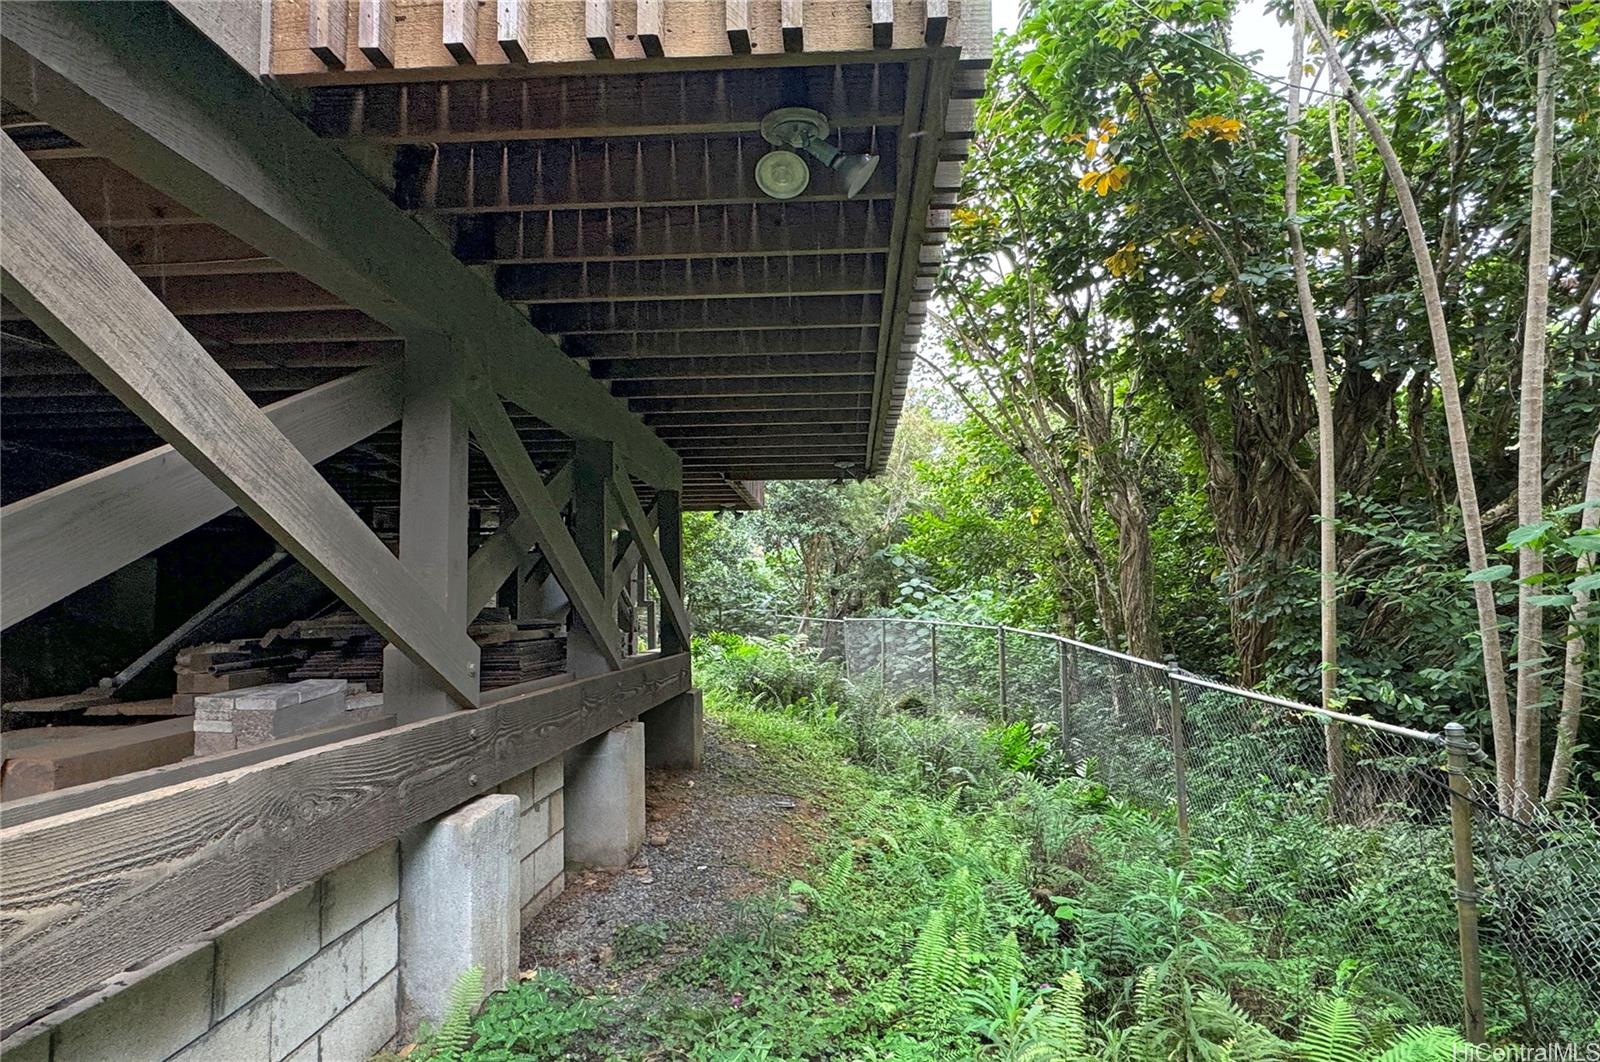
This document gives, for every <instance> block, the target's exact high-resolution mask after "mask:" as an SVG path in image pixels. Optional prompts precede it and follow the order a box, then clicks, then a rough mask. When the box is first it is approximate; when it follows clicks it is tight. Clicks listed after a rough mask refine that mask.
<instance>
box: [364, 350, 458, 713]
mask: <svg viewBox="0 0 1600 1062" xmlns="http://www.w3.org/2000/svg"><path fill="white" fill-rule="evenodd" d="M450 360H451V351H450V344H449V342H448V341H447V340H445V339H444V338H442V337H438V336H430V337H427V338H424V339H413V340H410V341H408V342H407V343H406V384H405V386H406V390H405V398H404V400H403V405H402V407H401V414H400V563H402V564H404V565H405V566H406V568H407V570H409V571H410V572H411V574H412V575H413V576H415V577H416V580H417V582H418V583H419V584H421V586H422V588H423V589H424V590H425V591H427V593H428V594H430V595H431V596H432V597H433V598H434V599H435V600H436V601H437V602H438V603H439V604H440V605H441V606H442V607H443V608H444V611H445V615H446V616H448V617H449V620H450V622H451V623H452V624H453V625H455V626H457V627H459V628H460V629H462V630H465V629H466V627H467V624H469V623H471V622H472V615H471V613H472V608H473V606H472V604H471V603H470V602H469V601H468V600H467V537H468V536H467V422H466V420H465V418H463V417H462V415H461V412H460V411H459V410H458V409H457V408H456V405H455V403H454V402H453V401H452V400H451V394H450V391H449V389H448V388H446V387H445V386H444V383H445V381H447V380H448V379H449V368H448V366H449V363H450ZM383 703H384V707H385V709H386V710H388V711H390V712H393V713H394V715H395V718H396V719H397V720H399V721H400V722H401V723H410V722H415V721H416V720H418V719H426V718H427V717H429V716H433V715H443V714H445V713H446V712H449V711H452V710H454V707H455V705H454V703H453V702H452V700H451V698H450V697H449V696H448V694H447V693H446V690H445V688H444V686H443V685H441V684H440V683H439V681H438V680H437V679H435V678H433V677H432V676H430V675H428V674H427V672H425V671H423V670H422V669H421V668H419V667H417V665H416V664H414V663H412V661H411V660H410V659H409V658H408V657H407V656H406V655H405V654H404V653H402V652H400V650H398V649H396V648H395V647H394V646H388V647H387V648H385V649H384V651H383Z"/></svg>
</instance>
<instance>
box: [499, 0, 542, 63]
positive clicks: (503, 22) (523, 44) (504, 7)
mask: <svg viewBox="0 0 1600 1062" xmlns="http://www.w3.org/2000/svg"><path fill="white" fill-rule="evenodd" d="M532 8H533V0H497V2H496V4H495V39H496V41H498V42H499V44H500V50H501V51H503V52H505V53H506V58H507V59H508V60H510V61H511V62H513V63H526V62H527V61H528V57H529V56H531V55H532V54H533V27H532V25H530V23H531V22H532V19H533V10H532Z"/></svg>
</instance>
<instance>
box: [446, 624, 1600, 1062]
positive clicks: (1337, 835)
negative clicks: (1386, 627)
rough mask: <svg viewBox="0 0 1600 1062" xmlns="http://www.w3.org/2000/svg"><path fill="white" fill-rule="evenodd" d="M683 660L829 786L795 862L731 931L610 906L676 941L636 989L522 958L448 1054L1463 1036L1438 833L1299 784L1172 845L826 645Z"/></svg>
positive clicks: (1565, 1002) (941, 1053) (648, 953)
mask: <svg viewBox="0 0 1600 1062" xmlns="http://www.w3.org/2000/svg"><path fill="white" fill-rule="evenodd" d="M697 657H698V674H699V676H700V681H701V682H702V683H703V684H704V685H705V687H706V691H707V699H708V706H709V707H710V708H711V710H712V711H713V712H714V713H715V714H716V715H717V716H718V717H719V718H720V719H721V720H722V725H724V726H726V727H729V728H731V730H732V731H733V732H734V734H736V735H737V736H738V738H739V739H740V740H742V741H747V742H751V743H754V744H756V745H757V746H758V747H759V748H760V750H761V755H762V758H763V759H764V760H766V761H768V762H770V763H771V764H772V767H773V769H774V770H775V771H777V772H779V773H781V774H783V775H784V776H786V777H791V778H801V779H806V780H807V787H808V789H809V792H808V793H807V794H806V795H807V797H808V799H809V800H811V801H813V802H814V803H816V804H817V805H819V806H820V807H822V808H823V809H825V811H826V813H827V815H828V820H827V821H828V826H829V828H828V831H827V838H826V840H824V841H823V842H822V844H821V845H820V846H819V847H818V849H817V851H816V857H815V860H814V862H813V864H812V866H811V869H810V870H809V871H808V872H807V873H806V874H804V875H803V876H802V877H801V878H799V879H797V880H795V881H794V882H792V883H791V884H790V885H789V886H788V887H787V888H784V889H778V890H775V891H773V892H772V893H769V894H767V895H764V896H760V897H756V898H753V899H752V900H750V901H748V902H747V904H746V906H745V907H744V908H743V911H742V915H741V917H740V920H739V924H738V926H737V927H736V928H735V930H734V931H733V932H731V933H727V934H724V935H719V936H713V937H711V938H709V939H705V938H704V937H703V935H701V934H698V933H697V931H696V927H694V926H692V925H688V924H683V925H678V924H673V923H645V924H639V925H632V926H627V927H624V928H622V929H620V930H619V931H618V933H617V935H616V937H615V938H614V940H613V948H614V956H613V959H612V962H613V963H614V964H615V965H617V966H618V967H619V968H624V969H625V968H627V967H628V966H630V965H632V964H633V963H636V962H638V961H641V959H642V958H643V957H651V958H654V957H659V956H660V955H661V954H662V953H663V951H664V950H666V946H667V944H668V943H669V942H670V941H673V940H674V939H675V938H679V937H683V938H686V939H692V940H693V942H694V946H693V947H691V948H687V949H683V950H681V951H679V952H678V953H679V954H680V956H681V957H680V958H678V959H677V960H675V961H674V962H673V963H672V964H671V965H670V966H668V968H667V969H666V970H665V972H664V973H662V974H661V975H660V976H659V978H658V979H656V980H655V981H653V982H651V983H650V985H649V987H648V989H647V990H646V991H644V992H641V993H638V994H635V995H630V996H625V997H619V996H611V995H607V994H605V993H600V994H596V995H590V994H586V993H583V992H579V991H577V990H575V989H574V988H573V987H572V986H571V985H569V984H567V983H565V982H563V981H560V980H559V979H554V978H551V977H549V976H548V975H543V974H541V975H539V976H538V977H536V978H534V979H531V980H527V981H524V982H523V983H522V984H520V985H519V986H517V987H516V988H514V989H512V990H510V991H508V992H505V993H502V994H499V995H497V996H496V997H494V998H493V999H492V1000H491V1001H490V1003H489V1004H488V1005H487V1006H486V1008H485V1010H484V1012H483V1014H482V1015H481V1016H480V1017H479V1019H478V1021H477V1026H476V1028H477V1033H478V1039H477V1041H476V1042H475V1043H474V1044H473V1045H472V1046H471V1047H470V1048H469V1049H468V1050H467V1052H466V1053H465V1054H464V1055H463V1056H462V1057H463V1059H464V1060H466V1062H510V1060H512V1059H523V1058H558V1057H573V1058H603V1057H619V1058H636V1057H660V1058H691V1059H716V1060H735V1059H824V1058H829V1059H851V1060H869V1059H885V1060H887V1059H896V1060H906V1062H909V1060H934V1059H951V1060H954V1059H974V1058H982V1059H1010V1060H1029V1062H1071V1060H1078V1059H1101V1060H1126V1062H1155V1060H1158V1059H1159V1060H1170V1059H1194V1060H1201V1059H1206V1060H1212V1059H1219V1060H1220V1059H1234V1060H1245V1059H1264V1060H1265V1059H1274V1060H1284V1062H1288V1060H1291V1059H1330V1060H1332V1059H1339V1060H1344V1059H1349V1060H1355V1059H1374V1058H1381V1059H1385V1060H1389V1062H1401V1060H1416V1062H1424V1060H1427V1062H1432V1060H1438V1062H1444V1060H1447V1059H1450V1058H1451V1048H1452V1047H1453V1046H1454V1045H1457V1044H1459V1040H1458V1039H1457V1038H1456V1036H1455V1034H1454V1033H1452V1032H1450V1031H1448V1030H1447V1029H1445V1028H1441V1026H1443V1025H1447V1024H1450V1023H1453V1022H1454V1020H1455V1018H1456V1007H1457V1004H1456V1002H1455V1001H1456V998H1457V997H1456V995H1455V989H1454V985H1453V981H1452V979H1453V978H1454V977H1455V975H1456V966H1455V963H1454V957H1453V953H1452V950H1451V949H1452V946H1453V933H1454V921H1453V912H1452V907H1451V904H1450V899H1449V895H1450V894H1449V883H1448V881H1447V880H1446V879H1445V878H1444V877H1442V876H1441V875H1442V874H1443V869H1442V868H1443V867H1444V866H1445V865H1447V859H1448V856H1447V852H1433V853H1431V854H1430V855H1429V856H1428V865H1433V866H1437V867H1439V868H1440V873H1439V874H1428V875H1423V876H1417V875H1415V874H1413V873H1411V869H1410V868H1413V867H1415V866H1416V865H1417V864H1416V852H1415V849H1416V848H1417V847H1418V846H1419V845H1421V844H1423V843H1424V839H1423V837H1422V835H1421V834H1420V833H1416V832H1408V831H1407V830H1406V829H1405V828H1404V827H1395V828H1393V829H1390V830H1387V831H1380V830H1373V829H1368V828H1357V827H1353V826H1352V827H1348V828H1341V829H1328V828H1327V827H1326V825H1325V824H1324V823H1323V822H1322V821H1321V820H1320V819H1319V818H1317V816H1316V813H1315V811H1314V810H1313V807H1312V805H1313V804H1314V803H1315V801H1312V800H1309V799H1306V800H1302V799H1300V798H1298V797H1296V796H1295V795H1293V794H1288V795H1285V794H1282V793H1280V792H1278V791H1276V789H1274V788H1271V787H1267V788H1258V789H1257V790H1255V791H1253V792H1251V793H1250V794H1248V795H1247V796H1245V797H1244V798H1242V799H1240V800H1239V801H1237V802H1236V806H1234V807H1232V808H1231V809H1224V810H1223V811H1221V812H1219V814H1232V815H1235V816H1238V817H1240V818H1241V819H1244V818H1252V819H1253V818H1256V817H1260V816H1267V817H1272V818H1275V819H1276V821H1277V824H1278V825H1277V828H1276V830H1275V832H1274V842H1273V844H1271V845H1270V846H1269V847H1265V848H1261V847H1256V846H1253V845H1243V846H1238V845H1233V846H1230V845H1227V844H1212V843H1209V842H1206V841H1202V840H1200V839H1198V838H1197V840H1196V843H1195V845H1194V847H1193V848H1192V850H1191V851H1190V852H1188V853H1187V855H1185V854H1184V853H1183V852H1182V851H1181V850H1180V848H1179V846H1178V844H1177V837H1176V832H1175V825H1174V821H1173V818H1172V815H1171V812H1170V810H1169V809H1166V808H1162V807H1149V806H1140V805H1138V804H1134V803H1130V802H1128V801H1125V800H1122V799H1119V798H1117V797H1116V796H1114V795H1113V794H1112V793H1111V792H1110V791H1109V790H1108V789H1107V787H1106V786H1105V785H1104V784H1102V783H1100V782H1099V781H1097V780H1095V778H1094V772H1093V770H1090V771H1089V772H1088V774H1087V775H1085V774H1082V773H1074V772H1070V771H1068V770H1066V767H1065V764H1064V763H1063V761H1062V760H1061V759H1060V758H1059V757H1057V756H1055V755H1053V753H1052V752H1051V750H1050V747H1049V746H1050V743H1049V741H1048V740H1044V741H1041V740H1038V739H1037V737H1036V736H1035V735H1032V734H1030V733H1028V732H1027V731H1025V730H1024V731H1020V732H1019V731H1018V729H1017V728H1016V726H1015V725H1013V726H1009V727H1008V726H1004V725H1000V724H996V723H992V722H990V721H988V720H985V719H983V718H981V717H974V716H966V715H960V714H957V715H953V716H952V715H939V714H935V713H930V712H927V711H926V710H925V707H923V706H912V707H911V708H910V710H906V709H905V708H904V707H902V708H901V709H897V708H896V707H895V706H892V705H888V704H882V703H877V702H875V701H863V700H861V699H859V698H855V697H852V696H851V695H849V693H848V692H847V688H846V687H845V686H843V685H842V684H841V683H840V678H839V675H838V673H837V672H836V670H835V669H834V668H833V667H832V666H831V665H826V664H818V663H816V662H814V661H813V660H811V659H808V658H807V657H805V656H803V655H797V654H792V653H790V652H788V651H786V650H784V649H782V648H780V647H774V646H769V645H765V644H762V643H755V642H747V641H744V640H741V639H737V638H731V637H726V636H721V637H717V638H713V639H710V640H707V641H704V642H702V643H701V644H700V645H699V646H698V647H697ZM863 720H870V725H863ZM1046 737H1048V735H1046ZM848 761H853V762H848ZM1257 784H1258V787H1259V786H1260V783H1259V782H1258V783H1257ZM1274 804H1277V805H1282V806H1276V807H1275V806H1274ZM1215 832H1216V834H1218V835H1221V834H1225V833H1226V832H1227V831H1226V829H1218V830H1216V831H1215ZM1263 896H1270V900H1271V903H1270V906H1268V905H1264V904H1263V903H1262V902H1261V901H1262V899H1263ZM1269 911H1270V913H1269ZM1491 950H1492V949H1491ZM1490 961H1491V962H1503V961H1504V960H1503V956H1496V955H1493V954H1491V955H1490ZM1502 983H1506V984H1509V983H1511V980H1510V979H1509V978H1507V979H1505V980H1504V982H1502ZM1530 990H1531V991H1533V992H1535V993H1536V994H1537V1006H1538V1008H1539V1010H1538V1013H1539V1020H1540V1022H1541V1023H1543V1024H1542V1027H1541V1028H1542V1031H1543V1032H1544V1033H1546V1034H1548V1035H1550V1036H1562V1037H1570V1038H1578V1037H1593V1036H1596V1035H1600V1027H1597V1026H1594V1025H1593V1024H1592V1023H1593V1021H1594V1018H1593V1015H1592V1014H1586V1013H1585V1011H1584V1008H1583V1004H1582V1001H1581V999H1577V998H1575V997H1572V996H1570V995H1567V996H1563V994H1562V993H1563V989H1562V988H1561V986H1560V985H1559V984H1547V983H1544V982H1537V981H1536V982H1535V983H1533V984H1532V985H1531V986H1530ZM1490 1006H1491V1014H1492V1015H1493V1016H1494V1018H1495V1021H1496V1024H1495V1026H1494V1028H1493V1033H1494V1035H1495V1037H1496V1038H1497V1039H1500V1040H1505V1039H1515V1038H1518V1037H1519V1036H1520V1035H1521V1033H1522V1032H1523V1027H1522V1025H1521V1024H1520V1022H1521V1020H1522V1019H1521V1015H1522V1010H1521V1003H1520V1001H1519V1000H1516V999H1510V998H1494V999H1491V1001H1490Z"/></svg>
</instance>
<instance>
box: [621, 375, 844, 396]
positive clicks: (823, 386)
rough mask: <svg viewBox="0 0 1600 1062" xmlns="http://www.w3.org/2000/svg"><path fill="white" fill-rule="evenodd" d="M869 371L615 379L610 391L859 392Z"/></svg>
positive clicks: (701, 393)
mask: <svg viewBox="0 0 1600 1062" xmlns="http://www.w3.org/2000/svg"><path fill="white" fill-rule="evenodd" d="M863 376H866V377H867V378H868V380H870V379H871V376H872V374H871V373H870V372H868V373H851V374H848V375H843V374H841V375H837V376H797V377H794V378H792V379H789V378H784V377H776V378H774V377H769V376H755V377H751V378H749V379H740V378H737V377H735V378H731V379H724V380H694V379H689V380H637V381H636V380H618V381H616V382H615V383H613V384H612V385H611V390H612V392H613V393H614V394H616V395H617V397H619V398H640V397H646V396H648V397H650V398H660V397H677V398H687V397H728V396H735V395H738V396H746V397H748V396H752V395H784V396H789V395H859V394H861V393H862V392H863V391H865V390H866V389H867V388H869V387H871V386H872V385H871V384H870V383H869V382H866V381H864V380H863V379H862V377H863Z"/></svg>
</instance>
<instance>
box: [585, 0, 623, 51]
mask: <svg viewBox="0 0 1600 1062" xmlns="http://www.w3.org/2000/svg"><path fill="white" fill-rule="evenodd" d="M611 17H612V16H611V0H583V34H584V36H585V37H586V38H588V41H589V50H590V51H592V52H593V53H594V57H595V58H596V59H610V58H612V57H613V56H614V55H615V54H616V52H615V49H614V48H613V47H612V38H611V28H612V27H611Z"/></svg>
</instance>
